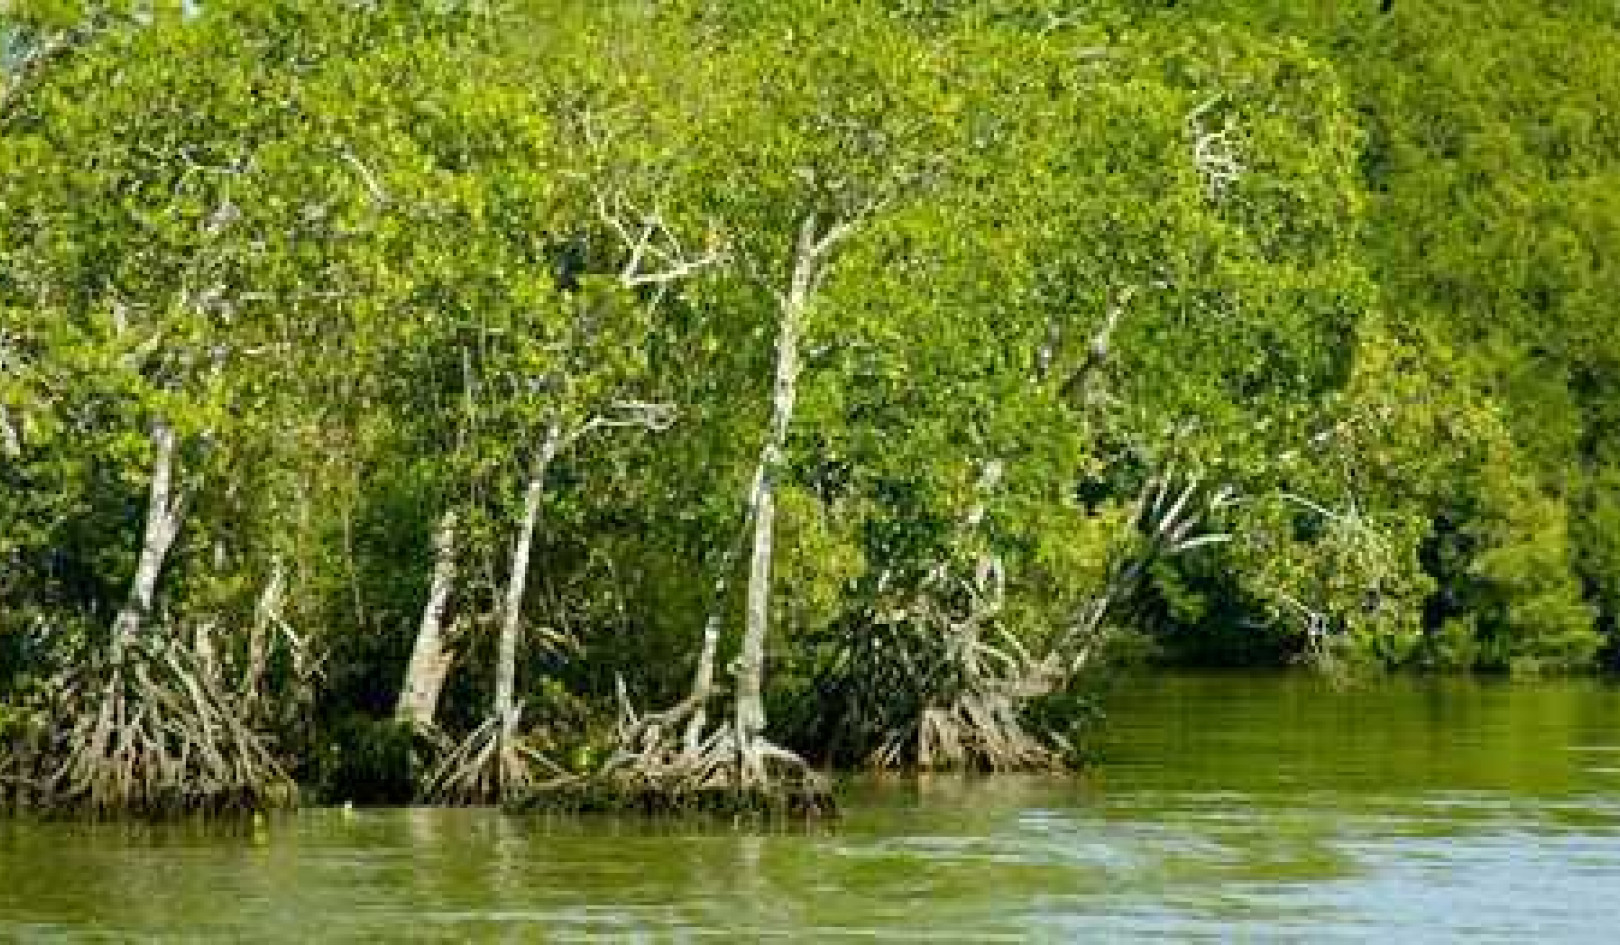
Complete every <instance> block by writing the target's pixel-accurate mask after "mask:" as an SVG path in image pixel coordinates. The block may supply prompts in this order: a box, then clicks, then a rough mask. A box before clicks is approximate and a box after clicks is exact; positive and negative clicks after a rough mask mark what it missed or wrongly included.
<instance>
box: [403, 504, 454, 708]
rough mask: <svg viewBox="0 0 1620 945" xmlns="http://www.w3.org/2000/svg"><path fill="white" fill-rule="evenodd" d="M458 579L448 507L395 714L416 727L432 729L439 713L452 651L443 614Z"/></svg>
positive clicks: (435, 542)
mask: <svg viewBox="0 0 1620 945" xmlns="http://www.w3.org/2000/svg"><path fill="white" fill-rule="evenodd" d="M455 580H456V513H455V511H454V510H453V509H452V510H449V511H446V512H445V513H444V515H443V516H442V517H441V518H440V519H439V527H438V529H437V531H435V532H434V536H433V580H432V582H431V583H430V584H429V585H428V599H427V604H426V605H425V606H423V608H422V622H421V624H420V625H419V626H418V627H417V630H416V645H415V646H414V647H413V648H412V649H411V661H410V664H409V665H408V666H407V667H406V670H405V682H404V685H402V686H401V687H400V690H399V700H398V702H397V703H395V706H394V718H395V719H397V720H399V721H401V722H405V723H408V724H410V725H412V726H413V727H415V728H417V729H423V730H426V729H431V728H432V727H433V719H434V716H435V715H437V713H438V708H439V694H440V693H441V692H443V691H444V678H445V674H446V673H448V672H449V670H450V658H451V654H450V651H449V648H448V647H447V646H446V645H445V632H444V614H445V611H446V609H448V606H449V603H450V592H451V590H452V589H453V588H454V586H455Z"/></svg>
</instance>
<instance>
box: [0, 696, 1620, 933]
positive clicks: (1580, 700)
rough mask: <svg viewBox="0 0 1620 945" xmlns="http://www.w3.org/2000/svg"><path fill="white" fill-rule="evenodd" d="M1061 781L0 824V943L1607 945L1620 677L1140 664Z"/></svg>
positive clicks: (1616, 895) (1617, 861)
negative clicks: (622, 811) (748, 822)
mask: <svg viewBox="0 0 1620 945" xmlns="http://www.w3.org/2000/svg"><path fill="white" fill-rule="evenodd" d="M1098 748H1099V753H1100V756H1101V758H1102V763H1101V764H1100V765H1099V767H1098V768H1097V769H1096V770H1095V771H1094V772H1093V773H1092V774H1090V775H1088V776H1087V777H1084V778H1078V779H1065V780H1054V779H1042V778H998V779H971V780H962V779H956V778H931V779H925V780H922V781H894V782H887V783H883V782H875V781H864V782H860V783H856V784H853V785H851V786H850V789H849V792H848V795H847V799H846V815H845V817H844V818H843V819H842V820H841V821H839V822H838V823H836V824H831V825H827V824H822V825H810V826H798V827H794V828H788V829H782V830H778V831H768V832H762V831H759V830H757V829H749V828H742V827H735V826H733V825H730V824H709V825H706V826H693V825H690V824H685V825H674V824H651V825H649V824H646V823H642V822H637V821H619V820H603V819H594V820H592V819H585V820H577V819H575V820H570V819H543V818H509V817H503V816H500V815H498V814H495V813H492V812H488V811H437V810H386V811H358V812H355V813H353V814H352V815H346V814H344V813H343V812H340V811H307V812H303V813H300V814H297V815H292V816H288V817H285V818H280V819H276V820H273V821H272V822H271V824H270V825H269V826H268V828H267V829H262V830H259V831H257V832H255V831H253V830H251V829H236V830H222V829H219V828H205V827H197V826H189V827H166V828H143V827H129V826H73V825H24V824H16V823H11V824H4V823H0V938H23V939H47V940H48V939H56V938H64V937H65V938H89V939H95V938H104V939H116V940H126V939H129V938H140V937H147V938H150V939H152V940H160V939H161V940H165V941H168V940H173V939H174V938H176V937H193V938H221V937H226V938H254V939H285V940H310V939H319V940H326V941H330V940H351V941H371V940H465V939H473V940H496V941H530V940H534V939H536V938H545V939H547V940H563V941H566V940H570V939H575V940H577V939H581V938H587V937H600V936H611V937H629V938H651V939H659V940H664V939H668V938H677V939H681V938H692V937H697V936H700V935H703V934H704V933H713V932H722V931H726V932H732V933H738V934H741V935H744V936H747V937H760V936H761V935H768V934H772V933H776V934H783V935H794V936H813V937H818V938H832V939H837V938H852V939H871V938H882V939H885V940H891V939H901V938H907V937H911V938H915V939H919V940H923V939H926V940H929V941H940V940H955V941H974V942H980V941H996V940H1007V941H1023V940H1030V939H1034V940H1055V941H1061V940H1069V939H1075V938H1085V939H1088V940H1095V939H1098V938H1103V939H1109V938H1124V937H1131V936H1153V937H1171V938H1174V939H1177V940H1197V939H1229V938H1239V939H1268V938H1275V939H1282V940H1310V941H1322V940H1329V941H1331V940H1357V941H1361V940H1367V939H1377V940H1385V939H1388V940H1399V941H1415V940H1416V941H1432V940H1447V939H1451V940H1467V941H1478V940H1492V939H1495V940H1501V941H1527V940H1536V941H1546V940H1568V941H1612V940H1615V938H1616V936H1617V935H1620V690H1616V689H1615V688H1613V687H1606V686H1604V685H1601V684H1599V683H1596V682H1593V681H1559V682H1548V683H1542V684H1537V685H1533V686H1510V685H1505V684H1486V683H1479V682H1473V681H1466V680H1413V679H1396V680H1387V681H1380V682H1376V683H1369V684H1366V685H1363V686H1361V687H1358V688H1354V689H1350V690H1346V691H1334V690H1332V689H1330V688H1328V687H1326V686H1325V685H1323V684H1322V683H1321V682H1319V681H1317V680H1315V679H1311V678H1309V677H1304V676H1253V675H1218V676H1168V677H1152V678H1147V679H1142V680H1139V681H1136V682H1133V683H1131V684H1130V685H1128V686H1125V687H1123V688H1122V690H1121V691H1120V692H1119V693H1118V694H1117V695H1116V697H1115V698H1114V700H1113V701H1112V705H1111V708H1110V723H1109V728H1108V730H1107V734H1106V737H1105V738H1104V740H1103V741H1102V743H1101V744H1100V745H1099V746H1098Z"/></svg>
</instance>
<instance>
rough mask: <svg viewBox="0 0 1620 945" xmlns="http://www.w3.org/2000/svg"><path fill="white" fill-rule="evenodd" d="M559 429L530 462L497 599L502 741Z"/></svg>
mask: <svg viewBox="0 0 1620 945" xmlns="http://www.w3.org/2000/svg"><path fill="white" fill-rule="evenodd" d="M561 443H562V429H561V427H560V426H559V425H558V424H557V423H555V422H553V423H552V424H551V425H550V426H549V427H548V428H547V429H546V439H545V442H544V443H542V444H541V446H540V456H539V457H538V459H537V460H536V461H535V464H534V474H533V475H532V476H530V477H529V486H528V488H527V490H525V492H524V495H523V521H522V523H521V524H520V525H519V526H518V534H517V540H516V541H515V542H514V543H513V546H512V572H511V574H510V575H509V576H508V578H507V583H506V597H505V599H504V600H503V601H502V603H501V638H500V646H499V651H498V652H497V654H496V663H495V705H494V710H495V711H494V715H495V718H496V719H497V720H498V721H499V722H500V726H501V740H502V742H505V741H508V740H510V739H511V737H512V735H513V734H514V733H516V731H517V724H518V711H517V695H516V694H517V651H518V637H519V632H520V630H521V626H522V623H521V620H522V616H523V593H524V591H525V590H526V589H527V587H528V581H529V556H530V552H531V550H532V549H533V547H534V532H535V529H536V528H537V527H538V526H539V523H540V500H541V498H542V497H543V496H544V494H545V489H546V470H547V468H548V467H549V466H550V465H551V461H552V460H553V459H555V458H556V456H557V449H558V447H559V446H560V445H561Z"/></svg>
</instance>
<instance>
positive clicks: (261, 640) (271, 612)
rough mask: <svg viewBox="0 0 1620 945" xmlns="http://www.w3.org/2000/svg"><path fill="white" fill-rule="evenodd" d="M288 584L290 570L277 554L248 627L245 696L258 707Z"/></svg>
mask: <svg viewBox="0 0 1620 945" xmlns="http://www.w3.org/2000/svg"><path fill="white" fill-rule="evenodd" d="M286 586H287V571H286V568H285V567H284V566H283V565H282V563H281V556H280V555H277V556H276V558H275V560H274V561H272V562H271V563H270V578H269V580H267V581H265V582H264V590H263V591H262V592H261V593H260V594H259V605H258V607H257V608H256V611H255V613H254V615H253V626H252V628H251V629H250V630H249V631H248V652H247V671H246V672H245V673H243V675H242V696H243V698H244V700H245V701H246V703H247V705H249V706H251V707H254V708H257V707H258V706H259V705H260V703H261V701H262V700H261V698H260V697H261V696H262V695H263V693H261V692H260V691H259V689H260V687H261V686H262V685H263V684H264V674H265V670H266V669H267V668H268V665H269V662H270V631H271V629H272V628H273V627H274V625H275V624H276V622H277V621H279V620H280V619H281V595H282V592H283V591H284V590H285V589H286Z"/></svg>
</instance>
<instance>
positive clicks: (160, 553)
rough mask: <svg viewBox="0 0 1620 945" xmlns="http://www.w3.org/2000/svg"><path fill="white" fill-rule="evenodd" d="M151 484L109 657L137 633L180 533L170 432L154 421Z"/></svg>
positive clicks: (179, 505) (180, 508)
mask: <svg viewBox="0 0 1620 945" xmlns="http://www.w3.org/2000/svg"><path fill="white" fill-rule="evenodd" d="M152 446H153V449H154V455H153V458H152V483H151V487H150V493H149V495H148V498H147V505H146V528H145V530H144V532H143V533H142V536H141V556H140V559H139V561H138V562H137V564H136V566H135V579H134V581H133V583H131V585H130V590H129V600H128V601H126V602H125V603H124V606H123V607H122V608H121V609H120V610H119V611H118V617H117V618H116V619H115V620H114V621H113V653H114V656H115V657H116V656H118V655H119V654H121V653H122V652H123V647H124V645H125V644H127V643H128V642H129V641H131V640H133V639H134V638H135V636H136V635H137V634H138V633H140V630H141V623H142V621H143V620H144V619H145V617H146V615H147V613H149V612H150V611H151V609H152V602H153V599H154V598H155V597H156V594H157V581H158V575H159V574H160V573H161V572H162V571H163V563H164V560H165V559H167V558H168V555H169V549H170V547H172V546H173V544H174V539H175V536H176V535H178V534H179V533H180V520H181V516H182V512H183V507H184V504H185V502H184V497H183V496H177V495H175V494H174V450H175V444H174V431H173V430H172V429H170V428H169V425H168V424H167V423H164V422H163V421H161V420H160V421H158V422H157V423H155V424H154V425H153V427H152Z"/></svg>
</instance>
